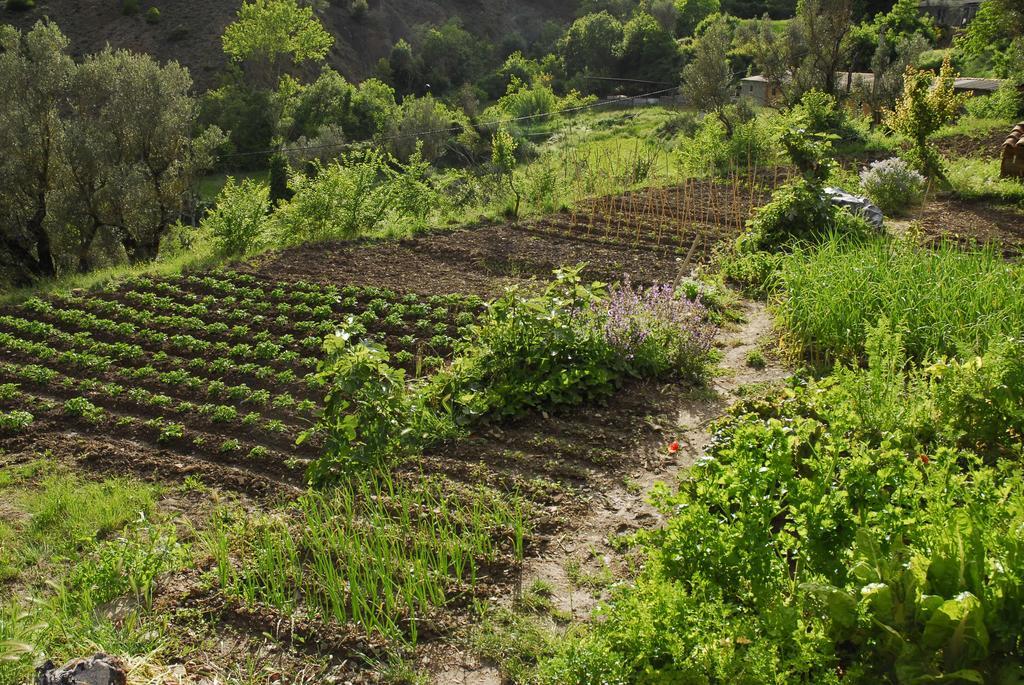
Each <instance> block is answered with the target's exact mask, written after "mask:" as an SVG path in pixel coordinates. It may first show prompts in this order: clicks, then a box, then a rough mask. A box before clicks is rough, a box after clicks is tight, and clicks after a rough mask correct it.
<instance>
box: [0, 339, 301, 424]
mask: <svg viewBox="0 0 1024 685" xmlns="http://www.w3.org/2000/svg"><path fill="white" fill-rule="evenodd" d="M0 345H3V346H4V347H5V348H6V349H8V350H11V351H14V352H19V353H21V354H22V355H24V356H25V357H26V358H27V359H28V360H29V363H28V364H26V365H25V366H30V367H31V366H34V364H33V363H32V362H45V363H47V364H56V365H60V366H62V367H64V368H66V369H69V370H73V371H74V373H75V374H76V375H80V372H86V373H91V374H103V375H107V376H109V377H111V378H113V379H116V380H119V381H121V382H123V383H125V384H128V385H132V386H133V389H136V388H135V386H137V383H138V382H139V381H149V382H151V383H159V384H162V385H164V386H166V387H167V388H168V389H173V388H180V389H183V390H187V391H188V393H184V392H179V393H177V394H181V395H184V396H191V395H192V394H198V395H204V396H206V397H210V398H223V399H228V400H231V401H233V402H236V403H239V404H252V405H255V406H268V405H269V406H272V407H274V408H275V409H281V410H285V409H291V410H292V411H294V412H295V413H297V414H300V415H303V414H304V415H312V414H313V413H314V412H315V410H316V406H317V405H316V403H315V402H313V401H312V400H311V399H308V398H300V399H296V398H295V397H294V396H293V395H292V394H291V393H289V392H279V393H276V394H271V392H270V391H269V390H266V389H262V388H261V389H254V388H252V387H251V386H249V385H248V384H246V383H238V384H234V385H230V384H228V383H225V382H224V381H220V380H216V379H211V378H207V377H204V376H195V375H192V374H191V373H189V372H188V371H185V370H184V369H174V370H171V371H163V372H161V371H159V370H158V369H157V368H155V367H153V366H149V365H146V366H138V367H128V366H118V365H117V364H114V363H113V360H112V359H111V358H109V357H104V356H99V355H95V354H90V353H83V352H76V351H74V350H57V349H54V348H53V347H50V346H49V345H47V344H45V343H39V342H33V341H28V340H23V339H21V338H17V337H15V336H11V335H9V334H7V333H0ZM82 380H87V379H82ZM319 382H320V381H319V379H318V377H317V376H315V375H313V376H310V377H309V383H310V385H311V387H315V386H316V384H317V383H319ZM138 389H139V390H141V388H138Z"/></svg>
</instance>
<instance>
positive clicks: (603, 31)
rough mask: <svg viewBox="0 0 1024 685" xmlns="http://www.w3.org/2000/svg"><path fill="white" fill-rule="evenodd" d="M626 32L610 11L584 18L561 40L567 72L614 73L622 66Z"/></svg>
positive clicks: (559, 43) (560, 52) (559, 49)
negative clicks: (620, 58)
mask: <svg viewBox="0 0 1024 685" xmlns="http://www.w3.org/2000/svg"><path fill="white" fill-rule="evenodd" d="M622 35H623V27H622V23H621V22H620V21H619V20H618V19H616V18H615V17H613V16H612V15H611V14H609V13H608V12H599V13H596V14H587V15H585V16H583V17H580V18H579V19H577V20H576V21H574V22H573V23H572V25H571V26H570V27H569V29H568V30H567V31H566V32H565V35H564V36H563V37H562V38H561V40H559V42H558V53H559V55H560V56H561V57H562V59H563V60H564V63H565V69H566V72H567V73H569V74H590V75H594V76H612V75H613V74H614V73H615V71H616V69H617V68H618V54H617V49H618V46H619V45H620V44H621V43H622Z"/></svg>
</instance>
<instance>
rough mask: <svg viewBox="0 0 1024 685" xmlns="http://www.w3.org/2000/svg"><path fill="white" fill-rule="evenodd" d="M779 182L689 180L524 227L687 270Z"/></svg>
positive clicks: (739, 226)
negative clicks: (664, 259) (665, 256)
mask: <svg viewBox="0 0 1024 685" xmlns="http://www.w3.org/2000/svg"><path fill="white" fill-rule="evenodd" d="M778 181H779V178H774V179H767V184H765V183H748V182H746V181H742V180H741V179H740V178H739V177H734V178H733V179H731V180H730V181H713V180H705V179H688V180H686V181H685V182H684V183H683V184H682V185H678V186H674V187H669V188H646V189H643V190H637V191H631V192H628V193H625V194H622V195H614V196H606V197H599V198H595V199H592V200H588V201H586V202H584V203H582V204H581V205H579V206H578V207H576V208H574V209H573V210H570V211H564V212H561V213H560V214H557V215H554V216H547V217H544V218H541V219H538V220H536V221H531V222H529V223H527V227H528V229H529V230H531V231H537V232H540V233H546V234H553V235H565V236H571V237H572V238H574V239H576V240H583V241H594V242H598V243H608V244H611V245H616V244H618V245H631V246H644V247H647V248H649V249H650V248H654V249H657V250H663V251H666V252H670V253H674V254H679V255H685V257H686V263H687V264H691V263H695V262H699V261H701V260H703V259H705V258H706V257H707V256H708V255H709V254H710V252H711V250H712V249H713V248H714V246H715V245H716V244H718V243H719V242H720V241H723V240H727V239H729V238H733V237H735V236H737V235H739V234H740V233H741V232H742V231H743V226H744V224H745V222H746V220H747V219H748V218H749V217H750V215H751V213H752V212H753V210H754V208H755V207H758V206H760V205H762V204H764V203H765V202H767V200H768V195H769V193H768V190H767V188H768V187H774V185H775V184H776V183H777V182H778Z"/></svg>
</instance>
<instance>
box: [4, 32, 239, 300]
mask: <svg viewBox="0 0 1024 685" xmlns="http://www.w3.org/2000/svg"><path fill="white" fill-rule="evenodd" d="M67 48H68V41H67V38H66V37H65V36H64V35H63V34H61V32H60V30H59V29H58V28H57V26H56V25H55V24H53V23H49V22H44V21H40V22H38V23H37V24H36V25H35V26H34V27H33V28H32V29H31V30H30V31H28V32H27V33H24V34H23V33H21V32H19V31H18V30H16V29H14V28H13V27H11V26H4V27H0V148H3V149H4V150H5V151H6V152H5V154H4V156H3V157H2V158H0V184H2V185H3V186H4V188H6V189H7V190H6V191H5V193H4V201H3V203H2V204H0V263H2V264H3V269H4V272H5V276H7V275H11V276H13V280H15V282H16V283H18V284H20V285H25V284H28V283H31V282H34V281H36V280H38V279H42V278H52V277H54V276H56V275H58V274H59V273H67V272H76V271H82V272H84V271H88V270H90V269H91V268H93V267H94V266H96V265H97V264H98V263H102V262H103V261H109V262H113V263H120V262H123V261H124V260H126V259H127V261H128V262H130V263H132V264H137V263H141V262H147V261H151V260H153V259H154V258H155V257H156V256H157V250H158V248H159V245H160V241H161V239H162V238H163V237H164V235H166V233H167V232H168V230H169V229H170V226H171V225H172V224H173V223H174V220H175V219H176V218H177V216H178V215H179V214H180V212H181V211H182V210H183V209H184V206H185V200H186V196H187V194H188V191H189V189H190V187H191V184H192V182H193V181H194V180H195V178H196V176H197V174H198V173H199V171H200V170H202V169H204V168H208V167H209V166H210V165H211V163H212V160H211V158H210V155H211V153H212V151H213V149H215V147H216V146H217V145H218V144H219V142H220V132H219V131H216V130H212V129H208V130H206V131H204V132H198V131H197V127H196V106H195V101H194V100H193V99H192V96H191V94H190V91H191V88H192V81H191V78H190V77H189V75H188V72H187V71H186V70H185V69H184V68H182V67H181V66H179V65H178V64H176V63H169V64H166V65H163V66H162V65H160V64H159V63H158V62H157V61H156V60H154V59H153V58H152V57H150V56H148V55H138V54H134V53H131V52H127V51H123V50H119V51H114V50H112V49H109V48H108V49H105V50H103V51H102V52H100V53H97V54H94V55H89V56H87V57H86V58H85V59H83V60H82V61H81V62H76V61H74V60H72V59H71V57H70V56H69V55H68V54H67ZM114 188H116V189H117V190H116V192H115V191H114V190H113V189H114Z"/></svg>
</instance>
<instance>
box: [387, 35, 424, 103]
mask: <svg viewBox="0 0 1024 685" xmlns="http://www.w3.org/2000/svg"><path fill="white" fill-rule="evenodd" d="M388 71H389V76H390V82H391V83H392V84H394V86H395V88H397V89H398V92H400V93H411V92H413V90H414V89H415V87H416V83H417V81H418V80H419V71H418V69H417V66H416V59H415V58H414V57H413V52H412V46H411V45H409V43H408V41H406V40H405V39H404V38H399V39H398V42H397V43H395V45H394V47H392V48H391V54H389V55H388Z"/></svg>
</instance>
